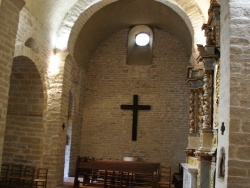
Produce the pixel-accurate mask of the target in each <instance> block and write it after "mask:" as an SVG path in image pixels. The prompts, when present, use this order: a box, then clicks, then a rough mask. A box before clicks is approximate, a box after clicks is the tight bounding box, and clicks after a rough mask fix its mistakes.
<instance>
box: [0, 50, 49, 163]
mask: <svg viewBox="0 0 250 188" xmlns="http://www.w3.org/2000/svg"><path fill="white" fill-rule="evenodd" d="M44 98H45V96H44V87H43V83H42V79H41V75H40V73H39V71H38V69H37V67H36V65H35V63H34V62H33V61H32V60H31V59H30V58H28V57H26V56H22V55H20V56H16V57H14V59H13V65H12V72H11V77H10V90H9V103H8V111H7V121H6V122H7V123H6V131H5V139H4V147H3V161H4V162H8V163H21V164H23V165H32V166H35V167H38V166H40V165H41V163H42V161H43V144H44V132H45V128H44V126H43V125H44V123H43V122H44V106H45V103H44ZM11 151H14V152H11Z"/></svg>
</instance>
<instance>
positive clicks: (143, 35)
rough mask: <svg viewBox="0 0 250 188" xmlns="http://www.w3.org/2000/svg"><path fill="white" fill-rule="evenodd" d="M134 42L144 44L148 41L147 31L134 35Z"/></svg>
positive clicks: (139, 44)
mask: <svg viewBox="0 0 250 188" xmlns="http://www.w3.org/2000/svg"><path fill="white" fill-rule="evenodd" d="M135 43H136V44H137V45H138V46H146V45H148V43H149V35H148V34H147V33H139V34H137V35H136V36H135Z"/></svg>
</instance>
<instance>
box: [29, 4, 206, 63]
mask: <svg viewBox="0 0 250 188" xmlns="http://www.w3.org/2000/svg"><path fill="white" fill-rule="evenodd" d="M25 1H26V8H27V9H29V10H30V12H31V13H32V14H33V15H34V16H35V17H36V18H37V20H38V21H39V22H40V23H42V24H43V25H44V27H46V28H47V29H48V30H49V31H50V33H52V35H55V36H56V35H57V33H58V31H59V29H60V26H61V24H62V23H63V21H64V20H65V17H68V16H69V15H70V14H68V13H69V11H71V10H73V9H72V7H74V6H75V5H76V4H77V3H79V2H81V3H84V4H86V7H90V6H92V5H93V4H95V3H96V2H98V1H99V0H53V1H51V0H25ZM107 1H108V0H107ZM163 1H166V2H169V3H175V4H176V5H178V4H181V6H185V7H188V6H189V3H188V2H187V1H186V0H161V2H163ZM192 2H196V5H194V3H192V6H196V7H198V9H199V11H200V12H202V14H203V15H201V14H198V15H200V16H202V17H203V18H205V19H207V10H208V7H209V5H210V0H203V1H202V3H201V1H200V0H192ZM180 10H183V11H184V9H183V7H180ZM184 12H185V11H184ZM186 14H188V13H186ZM199 19H201V18H200V17H199ZM73 20H74V19H73ZM186 21H187V20H185V22H186ZM185 22H184V21H183V19H181V18H180V17H179V16H178V14H177V13H176V12H174V11H173V9H171V8H169V7H168V6H166V5H164V4H163V3H159V2H158V0H147V1H146V0H136V1H135V0H123V1H122V0H118V1H116V2H114V3H110V4H108V5H106V6H105V7H103V8H102V9H101V10H99V11H97V12H96V13H94V14H93V15H92V16H91V17H90V18H89V19H88V21H87V22H86V23H85V25H84V26H83V28H84V29H82V30H81V31H80V32H79V33H78V34H79V35H78V37H77V40H76V41H75V47H74V52H73V53H74V54H73V55H74V58H75V59H76V60H77V61H78V62H88V61H89V58H90V56H91V55H92V53H93V51H94V50H95V48H96V47H97V46H98V45H99V43H100V42H102V41H103V40H104V39H105V37H109V36H110V35H111V34H113V33H115V32H117V31H119V30H120V29H123V28H128V27H130V26H133V25H136V24H147V25H150V26H154V27H158V28H161V29H164V30H166V31H168V32H170V33H173V34H174V35H176V36H177V37H178V38H179V39H180V40H181V42H182V43H183V45H184V47H186V49H187V52H188V53H189V54H190V53H192V52H191V50H192V47H191V46H190V45H191V44H192V42H194V41H193V33H190V28H189V30H188V28H187V25H186V24H185ZM71 24H72V23H71ZM199 25H200V24H199ZM199 27H200V26H199ZM199 32H200V31H199ZM90 35H91V38H90V37H89V36H90ZM78 49H81V51H79V50H78ZM83 51H84V53H83Z"/></svg>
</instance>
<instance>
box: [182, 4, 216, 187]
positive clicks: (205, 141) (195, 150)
mask: <svg viewBox="0 0 250 188" xmlns="http://www.w3.org/2000/svg"><path fill="white" fill-rule="evenodd" d="M208 16H209V19H208V22H207V23H206V24H203V26H202V30H204V33H205V37H206V45H205V46H203V45H200V44H198V45H197V49H198V51H199V56H198V58H197V62H198V64H199V65H200V64H202V66H199V68H196V67H188V69H187V81H188V83H189V84H190V98H189V99H190V100H189V101H190V102H189V104H190V107H189V122H188V125H189V136H188V147H187V148H186V150H185V152H186V154H187V157H188V158H190V157H191V158H194V159H196V164H195V165H196V167H197V168H198V174H197V188H200V187H201V185H203V186H205V187H211V188H212V187H213V185H214V173H215V156H216V150H217V134H218V133H217V132H218V121H219V117H218V114H219V89H220V60H219V58H220V5H219V4H218V2H217V1H216V0H211V2H210V8H209V11H208ZM188 161H190V160H188ZM208 174H209V175H210V178H208V177H207V175H208Z"/></svg>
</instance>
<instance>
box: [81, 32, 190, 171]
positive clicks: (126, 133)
mask: <svg viewBox="0 0 250 188" xmlns="http://www.w3.org/2000/svg"><path fill="white" fill-rule="evenodd" d="M127 34H128V31H127V30H123V31H121V32H118V33H117V34H115V35H114V36H112V37H111V38H110V39H109V40H107V41H106V42H104V43H103V44H102V45H100V46H99V48H98V49H97V50H96V52H95V54H94V55H93V57H92V60H91V62H90V67H89V70H88V72H87V79H88V81H87V87H86V89H85V103H84V112H83V115H84V116H83V129H82V145H81V155H87V156H92V157H96V158H112V159H122V157H124V156H128V155H129V156H133V157H139V158H141V159H143V160H146V161H156V162H161V163H163V164H171V165H172V166H173V169H174V170H177V166H178V163H179V162H184V161H185V154H184V151H183V150H184V149H185V147H186V145H187V134H188V126H187V121H188V91H189V90H188V85H187V84H186V67H187V65H188V64H189V63H188V57H187V56H186V53H185V51H184V49H183V47H182V46H181V44H180V43H179V42H178V40H177V39H176V38H175V37H174V36H172V35H171V34H169V33H165V32H163V31H161V30H158V29H155V30H154V40H153V41H154V44H153V64H152V65H149V66H136V65H126V42H127ZM134 94H138V95H139V104H147V105H151V110H150V111H140V112H139V116H138V140H137V141H136V142H132V141H131V133H132V131H131V127H132V112H131V111H127V110H126V111H125V110H121V109H120V105H121V104H132V101H133V95H134Z"/></svg>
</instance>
